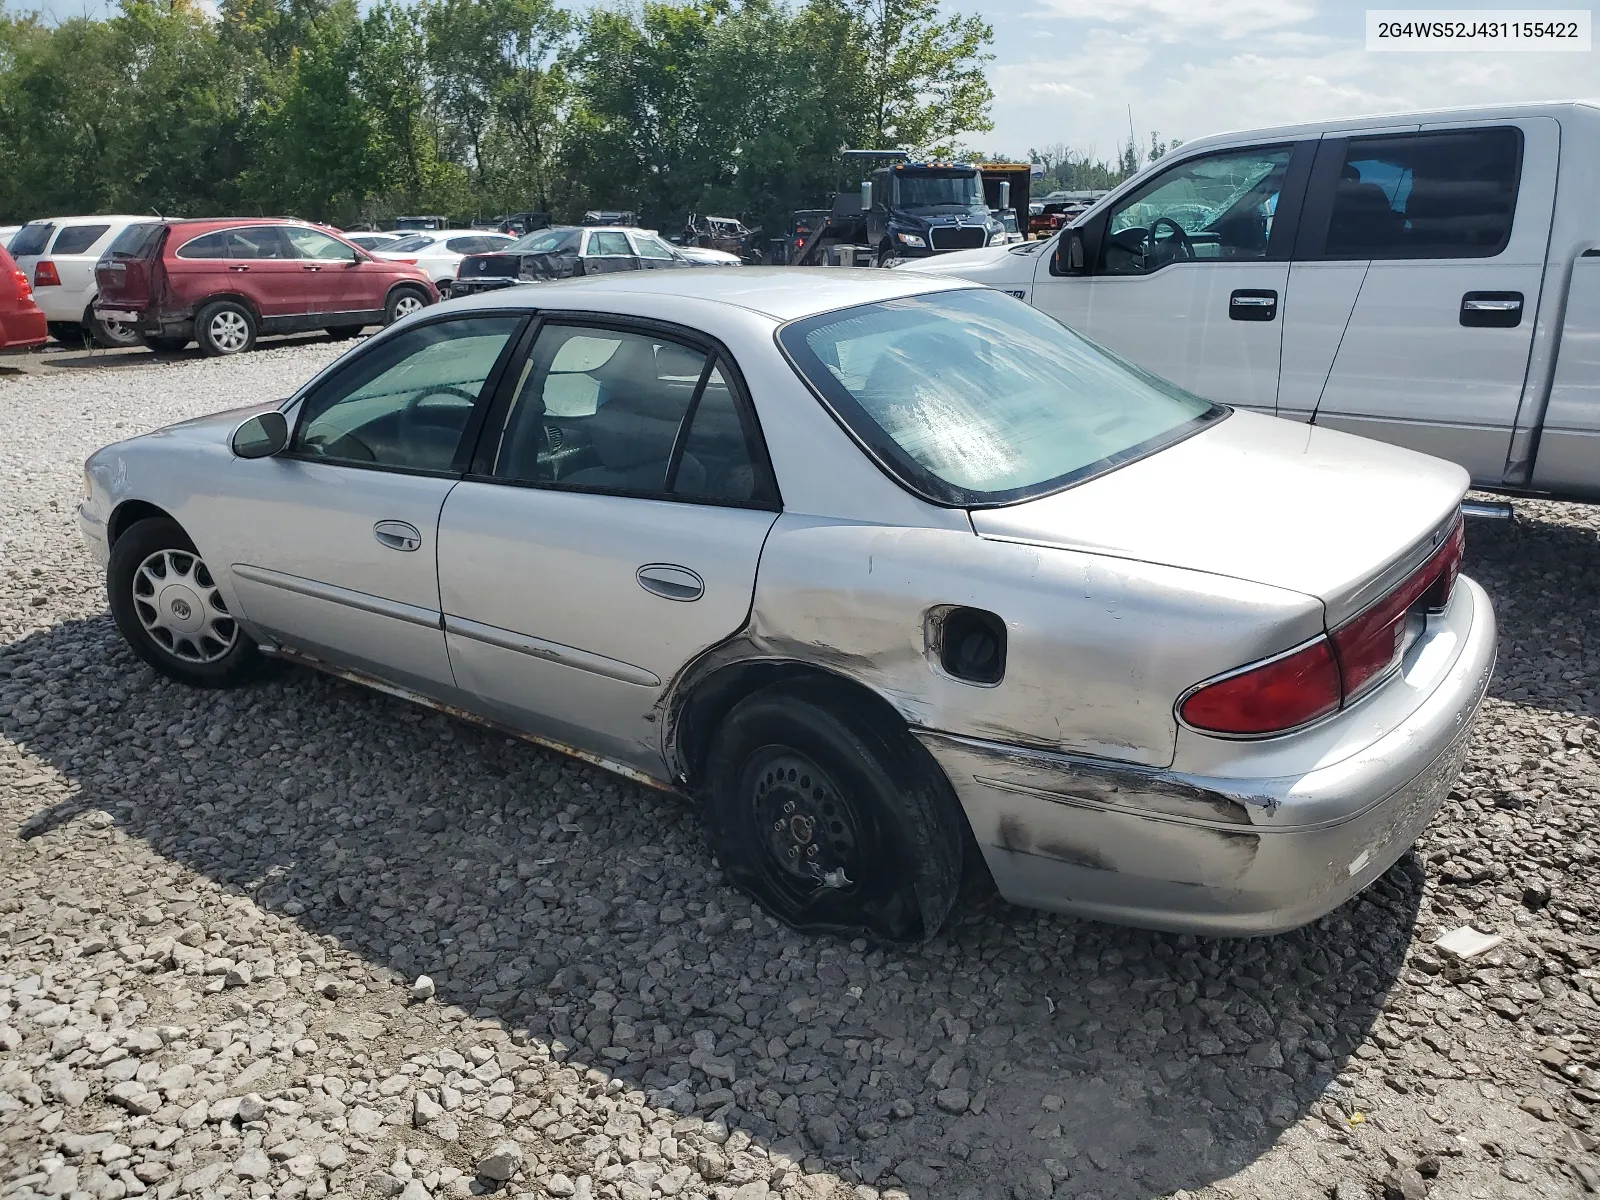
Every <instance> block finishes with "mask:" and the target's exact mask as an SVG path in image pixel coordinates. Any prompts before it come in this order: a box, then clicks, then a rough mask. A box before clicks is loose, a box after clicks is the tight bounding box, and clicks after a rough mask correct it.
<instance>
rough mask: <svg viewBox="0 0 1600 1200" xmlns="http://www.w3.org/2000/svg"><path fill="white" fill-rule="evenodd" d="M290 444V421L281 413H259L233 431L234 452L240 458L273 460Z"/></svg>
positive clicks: (274, 411)
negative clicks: (275, 455) (272, 458)
mask: <svg viewBox="0 0 1600 1200" xmlns="http://www.w3.org/2000/svg"><path fill="white" fill-rule="evenodd" d="M288 444H289V419H288V418H287V417H285V416H284V415H283V414H282V413H281V412H278V411H276V410H273V411H272V412H264V413H257V414H256V415H255V416H253V417H251V418H250V419H249V420H248V421H246V422H245V423H244V424H243V425H241V426H239V428H237V429H235V430H234V431H233V452H234V454H236V455H237V456H238V457H240V458H271V457H272V456H273V455H274V454H277V453H278V452H279V451H280V450H282V449H283V448H284V447H285V446H287V445H288Z"/></svg>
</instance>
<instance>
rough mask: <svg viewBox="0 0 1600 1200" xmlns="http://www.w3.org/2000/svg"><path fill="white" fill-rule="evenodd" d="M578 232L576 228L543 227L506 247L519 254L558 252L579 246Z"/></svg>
mask: <svg viewBox="0 0 1600 1200" xmlns="http://www.w3.org/2000/svg"><path fill="white" fill-rule="evenodd" d="M578 233H579V231H578V230H576V229H541V230H539V231H538V232H537V233H530V234H528V236H527V237H524V238H518V239H517V240H516V241H514V242H512V243H511V245H509V246H507V247H505V249H506V250H507V251H516V252H517V253H519V254H558V253H561V252H564V251H567V250H576V249H577V248H578Z"/></svg>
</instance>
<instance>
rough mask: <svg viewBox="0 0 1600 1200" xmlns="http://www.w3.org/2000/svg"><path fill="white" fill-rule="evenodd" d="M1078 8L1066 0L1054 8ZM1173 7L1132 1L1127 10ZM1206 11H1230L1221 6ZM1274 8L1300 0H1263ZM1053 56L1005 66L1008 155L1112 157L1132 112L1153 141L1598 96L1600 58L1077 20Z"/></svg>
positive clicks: (997, 71) (1001, 125) (1002, 129)
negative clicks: (1408, 48)
mask: <svg viewBox="0 0 1600 1200" xmlns="http://www.w3.org/2000/svg"><path fill="white" fill-rule="evenodd" d="M1051 2H1052V3H1054V4H1056V5H1057V6H1058V7H1060V8H1062V9H1065V8H1067V7H1068V6H1067V4H1066V3H1065V0H1051ZM1165 3H1167V0H1124V2H1123V7H1129V6H1132V7H1135V8H1141V7H1142V8H1144V9H1145V10H1149V9H1151V8H1153V7H1156V6H1159V5H1164V4H1165ZM1196 7H1198V8H1200V9H1205V10H1209V11H1213V12H1216V11H1220V10H1221V9H1222V8H1223V7H1228V6H1224V5H1221V4H1208V3H1200V4H1198V5H1197V6H1196ZM1240 7H1246V8H1251V9H1258V10H1261V11H1265V10H1267V9H1269V8H1273V9H1282V8H1285V7H1289V6H1280V5H1268V4H1265V3H1255V2H1252V3H1249V4H1246V5H1242V6H1240ZM1073 32H1074V33H1076V34H1077V36H1075V37H1069V36H1066V35H1065V34H1064V35H1063V36H1062V37H1061V38H1060V39H1058V41H1057V43H1056V46H1055V47H1054V48H1056V49H1059V48H1061V47H1064V46H1066V45H1071V46H1073V48H1074V49H1073V53H1071V54H1069V55H1065V56H1061V57H1055V58H1052V59H1050V60H1048V61H1037V62H1016V61H1012V62H1008V63H1000V64H997V65H996V66H995V68H994V69H993V71H992V74H991V82H992V84H993V87H994V90H995V113H994V115H995V125H996V130H995V135H994V136H993V137H992V138H990V139H986V140H989V141H993V142H994V143H995V144H996V146H997V147H1003V148H1006V149H1008V150H1012V149H1013V148H1014V150H1017V151H1020V150H1022V149H1025V148H1027V147H1029V146H1035V147H1039V146H1045V145H1052V144H1055V143H1057V142H1064V143H1066V144H1067V145H1069V146H1072V147H1074V148H1077V149H1089V148H1096V152H1097V153H1098V154H1099V155H1100V156H1101V157H1109V156H1110V155H1112V154H1113V153H1114V152H1115V147H1116V146H1118V145H1119V144H1121V143H1122V142H1125V141H1126V140H1127V137H1128V123H1129V111H1128V110H1129V108H1130V106H1131V108H1132V110H1133V112H1132V116H1133V123H1134V126H1135V129H1136V131H1137V136H1138V138H1139V140H1140V142H1142V143H1146V144H1147V143H1148V140H1149V131H1150V130H1159V131H1160V133H1161V136H1162V137H1163V138H1165V139H1170V138H1174V137H1176V138H1182V139H1183V140H1184V141H1192V140H1193V139H1195V138H1197V137H1203V136H1205V135H1206V134H1210V133H1219V132H1222V131H1225V130H1230V129H1250V128H1256V127H1261V126H1271V125H1283V124H1292V123H1296V122H1301V121H1319V120H1326V119H1337V118H1340V117H1353V116H1361V115H1367V114H1371V113H1381V112H1406V111H1413V110H1418V109H1429V108H1448V107H1455V106H1459V105H1470V104H1492V103H1497V102H1510V101H1524V100H1548V99H1570V98H1574V97H1580V96H1585V95H1590V94H1593V93H1594V92H1595V91H1596V90H1597V89H1596V85H1595V73H1594V72H1595V65H1594V61H1593V55H1592V54H1559V53H1552V54H1506V55H1503V56H1488V55H1482V54H1436V53H1435V54H1406V55H1400V54H1371V53H1368V52H1367V51H1366V50H1365V48H1364V46H1363V44H1362V43H1361V42H1360V41H1357V40H1356V39H1355V38H1353V37H1337V38H1335V37H1329V36H1323V35H1320V34H1316V33H1313V32H1309V31H1298V30H1290V29H1277V30H1267V31H1263V32H1261V33H1259V34H1257V35H1255V36H1252V37H1249V38H1244V39H1238V40H1232V41H1228V42H1225V43H1219V42H1217V41H1216V40H1211V41H1206V40H1204V39H1201V38H1193V39H1189V40H1188V41H1186V42H1183V43H1173V42H1168V41H1165V40H1164V39H1162V38H1159V37H1155V36H1152V34H1151V32H1150V31H1149V30H1148V29H1142V28H1140V27H1138V26H1129V25H1127V24H1119V25H1115V26H1112V25H1107V24H1105V23H1103V22H1102V20H1101V19H1100V17H1099V16H1098V14H1097V16H1096V17H1095V18H1094V19H1093V20H1092V21H1090V20H1085V21H1084V22H1082V23H1081V24H1077V25H1076V26H1075V27H1074V29H1073Z"/></svg>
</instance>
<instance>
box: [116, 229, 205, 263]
mask: <svg viewBox="0 0 1600 1200" xmlns="http://www.w3.org/2000/svg"><path fill="white" fill-rule="evenodd" d="M113 249H115V247H113ZM178 257H179V258H227V257H228V234H227V232H226V231H225V230H220V229H219V230H218V231H217V232H216V233H206V234H202V235H201V236H199V237H197V238H194V239H193V240H191V241H187V242H185V243H184V244H183V245H181V246H179V247H178Z"/></svg>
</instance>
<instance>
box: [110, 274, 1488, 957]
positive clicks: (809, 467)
mask: <svg viewBox="0 0 1600 1200" xmlns="http://www.w3.org/2000/svg"><path fill="white" fill-rule="evenodd" d="M85 475H86V493H87V494H86V498H85V500H84V502H83V504H82V507H81V509H80V517H81V524H82V528H83V531H84V534H85V536H86V538H87V539H88V542H89V545H90V547H91V548H92V550H93V551H94V553H95V554H96V555H97V556H98V558H99V560H100V561H101V562H102V563H104V564H106V567H107V571H106V580H107V587H108V590H109V595H110V603H111V611H112V614H113V615H114V616H115V618H116V622H117V626H118V628H119V630H120V631H121V633H122V635H123V637H125V638H126V639H127V641H128V643H129V644H130V645H131V646H132V647H133V649H134V650H135V651H136V652H137V653H138V654H140V655H141V656H143V657H144V658H145V659H146V660H147V661H148V662H149V663H150V664H152V665H153V666H154V667H155V668H156V669H157V670H159V671H161V672H163V673H164V674H166V675H169V676H171V677H173V678H175V679H178V680H182V681H185V682H187V683H190V684H194V685H198V686H204V687H225V686H232V685H236V684H240V683H243V682H244V681H246V680H248V679H250V678H251V677H252V676H253V675H254V674H255V673H256V671H257V670H258V669H259V668H260V666H261V665H262V663H263V660H264V659H266V658H268V657H272V658H279V659H287V660H290V661H293V662H298V663H303V664H306V665H308V666H311V667H315V668H318V669H321V670H327V671H332V672H335V673H338V674H340V675H343V676H345V677H347V678H350V679H354V680H357V681H360V682H363V683H366V684H369V685H371V686H374V687H377V688H380V689H382V690H384V691H386V692H388V693H389V694H391V695H397V696H403V697H407V698H410V699H413V700H415V701H417V702H419V703H422V704H427V705H432V706H435V707H438V708H444V709H447V710H448V711H450V712H453V713H456V714H458V715H461V716H464V717H467V718H469V719H473V720H478V721H482V722H486V723H489V724H491V725H494V726H495V727H497V728H500V729H503V730H505V731H507V732H509V733H511V734H514V735H516V736H520V737H524V738H527V739H529V740H530V741H533V742H537V743H540V744H543V745H546V746H550V747H554V748H557V749H560V750H562V751H565V752H568V753H573V754H577V755H580V756H581V757H583V758H584V759H586V760H588V761H589V762H592V763H596V764H598V765H600V766H603V767H606V768H609V769H611V770H613V771H616V772H618V773H620V774H622V775H625V776H627V777H628V778H630V779H633V780H635V781H637V782H640V783H643V784H647V785H650V786H652V787H657V788H663V789H667V790H671V791H675V792H679V793H684V794H687V795H689V796H691V797H693V798H694V799H695V801H696V802H697V806H698V809H699V811H700V813H701V814H702V817H703V819H704V821H705V823H706V828H707V833H708V836H709V839H710V842H711V846H712V849H713V850H714V852H715V854H716V856H717V860H718V861H719V862H720V864H721V865H722V867H723V869H724V870H725V871H726V872H727V874H728V876H729V878H730V879H731V880H732V881H733V882H734V883H736V884H737V885H738V886H740V887H742V888H744V889H745V890H747V891H748V892H749V893H750V894H751V895H753V896H754V897H756V898H757V899H758V900H759V901H760V903H761V904H762V905H763V906H764V907H765V908H766V909H767V910H768V911H769V912H771V913H773V914H774V915H776V916H778V917H781V918H782V919H784V920H786V921H789V922H791V923H792V924H794V925H797V926H801V927H805V928H813V929H828V930H835V931H844V932H849V933H855V932H869V933H871V934H873V935H875V936H879V937H884V938H890V939H900V940H909V939H916V938H921V937H926V936H930V935H932V934H933V933H934V932H935V931H936V930H937V929H938V928H939V926H940V925H941V923H942V922H943V921H944V919H945V917H946V915H947V913H948V912H949V910H950V908H951V906H952V904H954V903H955V900H956V896H957V891H958V885H959V883H960V880H961V877H962V873H963V867H964V864H965V863H968V862H972V864H973V866H974V867H976V868H977V869H979V870H981V869H982V868H983V866H986V867H987V869H988V871H989V872H990V873H991V874H992V876H993V878H994V881H995V883H996V885H997V886H998V887H999V890H1000V892H1001V893H1002V894H1003V895H1005V896H1006V897H1007V898H1009V899H1011V900H1012V901H1015V902H1017V903H1022V904H1029V905H1037V906H1040V907H1043V908H1050V909H1059V910H1064V911H1068V912H1075V913H1080V914H1084V915H1088V916H1094V917H1100V918H1104V919H1109V920H1116V921H1125V922H1130V923H1134V924H1141V925H1152V926H1156V927H1160V928H1167V929H1178V930H1189V931H1195V932H1204V933H1220V934H1245V933H1265V932H1271V931H1275V930H1281V929H1287V928H1290V927H1293V926H1296V925H1299V924H1302V923H1304V922H1306V921H1309V920H1311V919H1313V918H1315V917H1317V916H1319V915H1321V914H1323V913H1325V912H1327V911H1329V910H1330V909H1332V908H1333V907H1335V906H1336V905H1338V904H1340V903H1342V902H1343V901H1344V900H1346V899H1347V898H1349V897H1350V896H1352V895H1354V894H1355V893H1356V892H1358V891H1360V890H1361V889H1362V888H1364V887H1366V886H1367V885H1368V884H1369V883H1371V882H1372V881H1373V880H1374V879H1376V878H1377V877H1378V876H1379V875H1380V874H1382V873H1383V872H1384V871H1385V870H1387V869H1388V867H1389V866H1390V864H1392V863H1393V862H1394V861H1395V860H1396V859H1397V858H1399V857H1400V855H1402V854H1403V853H1404V852H1405V851H1406V849H1407V847H1408V846H1410V845H1411V843H1412V842H1413V841H1414V840H1415V839H1416V837H1417V836H1418V834H1419V833H1420V832H1421V831H1422V829H1423V827H1424V826H1425V825H1427V823H1428V822H1429V820H1430V819H1431V818H1432V817H1433V814H1434V813H1435V812H1436V811H1437V809H1438V807H1439V805H1440V804H1441V803H1442V801H1443V799H1444V797H1445V795H1446V794H1447V793H1448V791H1449V789H1450V787H1451V785H1452V783H1453V781H1454V780H1455V778H1456V775H1457V773H1458V771H1459V769H1460V766H1461V762H1462V758H1463V756H1464V754H1465V753H1466V746H1467V739H1468V737H1469V735H1470V730H1471V728H1472V724H1473V718H1474V717H1475V715H1476V713H1477V710H1478V706H1479V703H1480V701H1481V700H1482V697H1483V694H1484V690H1485V688H1486V687H1487V686H1488V681H1489V675H1490V672H1491V670H1492V668H1493V664H1494V652H1495V622H1494V615H1493V613H1492V611H1491V609H1490V605H1489V600H1488V598H1487V596H1486V595H1485V594H1484V592H1483V590H1482V589H1481V588H1480V587H1478V585H1477V584H1475V583H1473V582H1472V581H1471V580H1470V579H1467V578H1465V577H1464V576H1463V577H1458V570H1459V567H1460V564H1461V557H1462V534H1461V517H1460V514H1459V511H1458V506H1459V504H1460V501H1461V498H1462V495H1463V493H1464V491H1465V488H1466V482H1467V479H1466V474H1465V472H1463V471H1462V470H1461V469H1460V468H1459V467H1455V466H1452V465H1451V464H1449V463H1444V462H1440V461H1438V460H1436V459H1431V458H1426V457H1424V456H1422V455H1420V454H1415V453H1412V452H1410V451H1407V450H1402V449H1399V448H1397V447H1394V446H1387V445H1381V444H1379V443H1376V442H1369V441H1366V440H1364V439H1361V438H1355V437H1350V436H1348V435H1346V434H1342V433H1338V432H1334V431H1331V430H1326V429H1317V428H1308V427H1306V426H1304V425H1298V424H1291V423H1290V422H1287V421H1280V420H1277V419H1276V418H1272V417H1265V416H1259V415H1256V414H1254V413H1248V412H1235V411H1233V410H1231V409H1228V408H1225V407H1221V406H1218V405H1215V404H1212V403H1209V402H1208V401H1205V400H1202V399H1199V398H1198V397H1196V396H1193V395H1190V394H1188V393H1185V392H1181V391H1178V390H1177V389H1175V388H1173V387H1171V386H1170V385H1167V384H1165V383H1163V382H1161V381H1160V380H1158V379H1156V378H1154V377H1152V376H1150V375H1147V374H1144V373H1142V372H1139V371H1137V370H1134V369H1130V368H1129V367H1127V366H1126V365H1124V364H1123V363H1122V362H1121V361H1120V360H1117V359H1114V358H1112V357H1111V356H1109V355H1107V354H1106V353H1105V352H1103V351H1101V350H1100V349H1099V348H1097V347H1096V346H1094V345H1093V344H1091V343H1089V342H1086V341H1084V340H1083V339H1082V338H1080V337H1079V336H1078V335H1076V334H1074V333H1072V332H1071V331H1070V330H1068V329H1067V328H1065V327H1064V326H1062V325H1060V324H1058V323H1056V322H1055V321H1053V320H1052V319H1050V318H1049V317H1047V316H1045V315H1044V314H1043V313H1041V312H1039V311H1038V310H1037V309H1034V308H1030V307H1029V306H1028V305H1026V304H1023V303H1021V302H1020V301H1017V300H1013V299H1011V298H1010V297H1008V296H1005V295H1003V294H1001V293H999V292H995V291H991V290H988V289H986V288H976V287H972V286H970V285H966V284H962V283H959V282H957V281H954V280H948V279H940V278H937V277H934V276H925V275H916V274H912V273H911V272H904V271H893V272H890V271H799V270H791V271H785V270H772V269H764V268H751V269H748V270H744V271H739V272H736V273H730V272H723V271H689V270H684V271H649V272H644V271H635V272H630V273H627V274H612V275H605V276H599V277H595V278H592V279H578V280H569V281H564V282H556V283H551V284H548V285H546V286H542V287H537V288H526V287H524V288H514V289H509V290H505V291H498V292H491V293H488V294H486V295H483V296H478V297H474V298H471V299H462V300H457V301H454V302H452V303H450V304H446V305H441V306H438V307H435V308H428V309H425V310H423V311H422V312H419V313H417V314H416V315H415V316H412V317H409V318H407V319H405V320H402V321H399V322H397V323H396V324H394V325H393V326H391V327H390V328H389V329H387V330H385V331H384V332H382V333H380V334H378V335H377V336H375V337H373V338H371V339H369V340H368V341H367V342H365V343H363V344H361V345H360V346H358V347H357V348H355V349H353V350H351V351H350V352H349V353H347V354H346V355H345V356H344V357H343V358H341V359H340V360H339V361H338V362H336V363H334V364H333V365H332V366H330V367H329V368H327V369H326V370H325V371H323V372H322V373H321V374H320V375H318V376H316V377H315V378H313V379H311V380H309V381H308V382H307V383H306V384H305V385H304V386H303V387H301V388H300V389H299V390H298V391H297V392H296V393H295V394H294V395H293V396H292V397H290V398H289V399H288V400H286V401H283V402H282V403H281V404H277V405H273V406H270V407H268V406H258V407H256V408H253V409H244V410H235V411H233V412H230V413H220V414H218V415H216V416H214V417H207V418H201V419H199V420H194V421H189V422H186V423H184V424H182V425H177V426H173V427H172V428H170V429H166V430H162V431H159V432H157V433H152V434H146V435H144V436H141V437H136V438H133V439H130V440H128V441H124V442H120V443H117V444H116V445H112V446H108V447H107V448H106V449H104V450H101V451H99V452H98V453H96V454H95V455H94V456H93V457H91V458H90V459H89V462H88V464H87V468H86V472H85ZM267 703H271V701H270V700H269V701H267ZM623 798H624V802H629V803H637V802H638V801H637V798H636V797H633V796H631V795H630V794H629V793H626V792H624V793H623ZM973 855H981V856H982V866H980V865H979V864H977V863H976V862H973V860H972V858H971V856H973Z"/></svg>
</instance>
